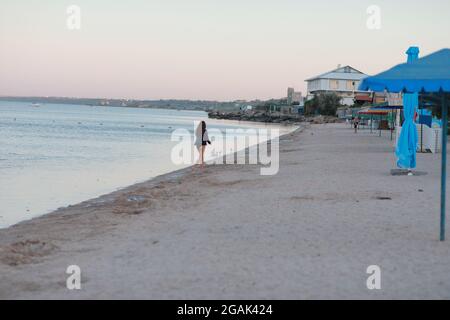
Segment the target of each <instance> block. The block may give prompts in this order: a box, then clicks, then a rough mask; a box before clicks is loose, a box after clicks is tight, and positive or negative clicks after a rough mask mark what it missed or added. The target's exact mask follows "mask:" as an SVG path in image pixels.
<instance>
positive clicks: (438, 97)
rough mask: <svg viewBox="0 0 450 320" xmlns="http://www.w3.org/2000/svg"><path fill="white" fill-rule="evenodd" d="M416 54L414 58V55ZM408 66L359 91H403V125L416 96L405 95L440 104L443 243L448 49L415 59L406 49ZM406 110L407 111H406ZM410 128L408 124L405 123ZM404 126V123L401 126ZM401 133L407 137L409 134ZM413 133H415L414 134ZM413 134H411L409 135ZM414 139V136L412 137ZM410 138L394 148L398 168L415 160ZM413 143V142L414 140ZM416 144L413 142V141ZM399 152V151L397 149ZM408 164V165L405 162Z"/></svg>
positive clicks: (449, 76)
mask: <svg viewBox="0 0 450 320" xmlns="http://www.w3.org/2000/svg"><path fill="white" fill-rule="evenodd" d="M416 53H417V56H415V54H416ZM408 55H409V57H408V60H411V61H409V62H408V63H404V64H399V65H397V66H395V67H393V68H391V69H389V70H387V71H385V72H382V73H380V74H378V75H375V76H373V77H367V78H365V79H363V81H362V82H361V85H360V86H359V89H360V90H364V91H366V90H372V91H378V92H380V91H385V90H386V91H388V92H396V93H398V92H403V93H404V94H405V119H406V120H405V122H407V121H408V120H407V119H410V117H413V116H414V111H411V106H414V105H416V106H417V104H416V100H415V99H416V97H414V96H413V95H409V94H419V93H420V94H426V95H428V96H429V97H430V98H431V99H433V100H434V101H437V102H439V103H440V105H441V108H442V163H441V210H440V239H441V241H444V240H445V205H446V204H445V200H446V176H447V131H448V105H449V103H448V101H449V99H450V49H442V50H440V51H437V52H435V53H433V54H430V55H428V56H426V57H423V58H421V59H417V58H418V49H417V48H414V47H412V48H410V50H408ZM406 108H408V110H406ZM406 125H407V126H408V127H411V125H410V124H408V123H407V124H406ZM403 126H404V127H405V124H404V125H403ZM406 130H408V132H406V131H405V132H403V130H402V134H404V135H407V136H409V135H410V134H411V132H409V129H406ZM416 134H417V132H416ZM412 135H414V133H412V134H411V136H412ZM413 139H414V137H413ZM413 139H411V140H409V139H405V140H406V141H408V143H411V145H410V144H407V145H405V144H404V142H401V146H400V147H398V148H397V155H401V157H399V165H402V166H403V165H405V166H410V167H412V165H414V166H415V159H414V160H413V161H411V160H412V157H411V154H412V153H411V148H413V149H414V150H415V147H416V144H414V145H413V144H412V142H413ZM416 141H417V140H416ZM416 143H417V142H416ZM399 149H401V150H399ZM408 162H409V163H408Z"/></svg>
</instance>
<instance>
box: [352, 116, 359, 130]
mask: <svg viewBox="0 0 450 320" xmlns="http://www.w3.org/2000/svg"><path fill="white" fill-rule="evenodd" d="M358 126H359V118H358V117H356V118H355V119H354V120H353V127H354V128H355V133H358Z"/></svg>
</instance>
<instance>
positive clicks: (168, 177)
mask: <svg viewBox="0 0 450 320" xmlns="http://www.w3.org/2000/svg"><path fill="white" fill-rule="evenodd" d="M224 121H227V122H230V123H235V122H238V123H239V122H244V123H245V122H246V121H234V120H224ZM248 123H249V124H254V122H248ZM235 124H236V123H235ZM261 125H277V124H270V123H261ZM279 125H280V126H286V127H292V131H290V132H287V133H284V134H282V135H280V136H279V137H278V138H279V139H281V138H282V137H284V136H286V135H289V134H294V133H296V132H298V131H302V130H303V128H302V126H301V125H293V124H290V125H286V124H285V125H283V124H279ZM269 144H270V143H269ZM252 147H255V146H250V147H247V148H245V149H244V150H240V151H236V152H234V153H233V154H234V157H236V156H237V154H238V153H241V152H244V153H245V154H248V151H249V149H250V148H252ZM214 160H215V159H213V160H210V161H209V162H213V161H214ZM196 166H197V165H196V164H195V165H190V166H188V167H186V168H181V169H176V170H173V171H170V172H167V173H164V174H160V175H157V176H154V177H151V178H148V179H143V181H137V182H134V183H132V184H129V185H126V186H123V187H120V186H119V187H117V188H115V190H113V191H111V192H107V193H104V194H100V195H98V196H93V197H91V198H88V199H86V200H83V201H80V202H77V203H74V204H68V205H66V206H62V207H59V208H56V209H53V210H52V209H50V210H49V211H47V212H45V213H42V214H39V215H37V216H36V217H31V218H29V219H25V220H22V221H19V222H17V223H14V224H12V225H10V226H7V227H3V228H0V232H1V231H2V230H7V229H9V228H12V227H15V226H17V225H19V224H23V223H27V222H32V221H34V220H36V219H39V218H42V217H45V216H47V215H52V214H57V213H58V212H59V211H64V210H66V209H70V208H72V207H76V206H78V205H82V204H85V203H89V202H95V201H96V200H98V201H101V199H102V198H109V197H112V196H114V194H116V193H123V192H127V191H129V190H128V189H130V190H131V189H133V188H137V187H138V186H139V185H142V184H150V183H152V182H153V183H154V184H155V185H157V184H158V183H164V182H168V181H172V180H174V179H175V180H176V179H177V178H180V179H181V178H183V177H184V176H186V175H188V174H189V173H191V172H192V170H193V168H195V167H196Z"/></svg>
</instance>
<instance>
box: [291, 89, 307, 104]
mask: <svg viewBox="0 0 450 320" xmlns="http://www.w3.org/2000/svg"><path fill="white" fill-rule="evenodd" d="M302 101H303V96H302V93H301V92H300V91H295V89H294V88H288V90H287V104H288V105H292V104H297V105H298V104H301V102H302Z"/></svg>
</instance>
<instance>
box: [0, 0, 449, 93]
mask: <svg viewBox="0 0 450 320" xmlns="http://www.w3.org/2000/svg"><path fill="white" fill-rule="evenodd" d="M69 5H77V6H79V7H80V9H81V29H80V30H69V29H68V28H67V25H66V20H67V18H68V14H67V13H66V9H67V7H68V6H69ZM370 5H378V6H379V7H380V8H381V29H380V30H369V29H368V28H367V25H366V21H367V19H368V17H369V15H368V14H367V12H366V10H367V8H368V7H369V6H370ZM449 12H450V1H448V0H427V1H424V0H395V1H393V0H369V1H367V0H339V1H336V0H309V1H303V0H127V1H115V0H114V1H113V0H71V1H66V0H58V1H55V0H28V1H25V0H2V1H1V3H0V96H1V95H3V96H5V95H18V96H70V97H108V98H135V99H166V98H176V99H208V100H235V99H256V98H258V99H268V98H279V97H283V96H285V94H286V89H287V87H288V86H293V87H295V88H296V89H298V90H301V91H303V92H305V91H306V85H305V82H304V80H305V79H307V78H309V77H312V76H315V75H317V74H321V73H323V72H326V71H329V70H331V69H334V68H336V66H337V65H338V64H341V65H351V66H353V67H355V68H357V69H359V70H361V71H363V72H365V73H368V74H375V73H378V72H381V71H383V70H385V69H387V68H389V67H391V66H393V65H394V64H397V63H400V62H403V61H405V60H406V56H405V54H404V52H405V51H406V49H407V48H408V47H409V46H412V45H415V46H419V47H420V49H421V55H422V56H423V55H425V54H428V53H431V52H434V51H436V50H439V49H441V48H444V47H450V33H449V30H450V15H449Z"/></svg>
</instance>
